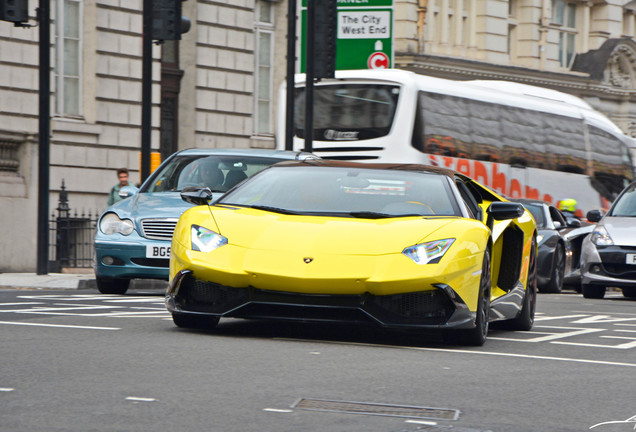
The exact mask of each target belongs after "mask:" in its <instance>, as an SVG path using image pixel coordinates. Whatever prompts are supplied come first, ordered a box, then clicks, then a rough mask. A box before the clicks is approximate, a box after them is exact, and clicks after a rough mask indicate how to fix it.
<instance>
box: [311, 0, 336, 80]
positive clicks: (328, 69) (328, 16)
mask: <svg viewBox="0 0 636 432" xmlns="http://www.w3.org/2000/svg"><path fill="white" fill-rule="evenodd" d="M309 1H314V2H316V5H315V7H314V12H315V17H316V18H315V21H314V25H315V32H314V58H315V60H314V77H315V78H317V79H320V78H334V77H335V73H336V39H337V30H338V1H337V0H309Z"/></svg>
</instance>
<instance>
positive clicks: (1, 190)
mask: <svg viewBox="0 0 636 432" xmlns="http://www.w3.org/2000/svg"><path fill="white" fill-rule="evenodd" d="M37 3H38V2H37V0H30V4H29V14H30V16H31V18H32V19H31V24H34V23H35V16H36V15H35V9H36V7H37V5H38V4H37ZM51 5H52V6H51V8H52V23H51V35H52V44H51V47H50V53H51V65H52V67H51V71H50V77H51V115H52V118H51V135H50V137H51V147H50V153H51V157H50V159H51V167H50V197H49V198H50V200H49V202H50V204H49V208H50V209H51V212H53V210H54V209H55V208H56V206H57V203H58V196H59V192H60V189H61V185H62V182H64V185H65V187H66V191H67V192H68V195H69V204H70V206H71V208H72V209H75V210H79V211H91V212H93V213H96V212H100V211H102V210H104V209H105V207H106V197H107V193H108V191H109V189H110V187H111V186H112V185H113V184H115V183H116V175H115V170H116V169H117V168H119V167H127V168H128V169H129V170H131V180H132V181H133V182H134V183H137V182H138V181H139V171H140V148H141V87H142V18H143V15H142V5H143V0H56V1H52V2H51ZM287 8H288V3H287V1H285V0H271V1H270V0H232V1H231V2H227V1H221V0H187V1H185V2H184V3H183V14H184V15H185V16H188V17H189V18H190V20H191V22H192V28H191V30H190V31H189V32H188V33H186V34H184V35H183V37H182V40H181V41H179V42H178V43H174V42H167V43H165V44H163V45H153V74H152V83H153V85H152V132H151V135H152V137H151V148H152V150H153V151H154V152H156V153H158V154H161V155H162V156H163V157H164V158H165V157H166V156H167V155H168V154H170V153H172V152H174V151H175V150H177V149H182V148H190V147H265V148H271V147H273V146H274V134H275V130H274V125H275V121H274V120H275V119H274V115H275V112H276V110H275V106H276V103H277V100H276V99H277V94H276V89H277V88H278V86H279V85H280V84H281V83H282V82H283V81H284V79H285V71H286V45H287V42H286V31H287ZM298 9H300V8H298ZM394 11H395V13H394V26H393V29H394V39H395V41H394V45H395V62H394V63H395V67H398V68H403V69H409V70H413V71H416V72H418V73H424V74H430V75H436V76H444V77H450V78H455V79H476V78H479V79H502V80H512V81H518V82H523V83H528V84H534V85H540V86H544V87H550V88H554V89H557V90H562V91H565V92H568V93H573V94H576V95H578V96H581V97H583V98H584V99H586V100H587V101H588V102H589V103H591V104H592V105H593V106H595V107H596V108H597V109H599V110H601V111H603V112H605V113H606V114H607V115H608V116H609V117H610V118H612V119H613V120H614V121H615V122H616V123H617V124H618V125H619V126H620V127H621V128H623V130H624V131H626V132H628V133H631V134H636V99H635V92H636V85H635V84H636V83H635V82H634V80H635V79H636V74H635V70H634V61H635V60H636V43H635V41H634V32H635V28H636V17H635V13H636V6H635V5H634V4H633V2H628V1H627V0H595V1H593V2H588V1H578V0H571V1H566V0H509V1H504V0H394ZM38 52H39V42H38V32H37V28H19V27H14V26H13V25H12V24H11V23H8V22H2V21H0V227H1V228H0V242H2V245H3V246H5V247H3V248H0V271H34V269H35V266H36V247H37V245H36V235H35V233H36V231H37V229H36V224H37V199H38V197H37V193H38V187H37V181H38V180H37V179H38V176H37V175H38V138H37V133H38V118H39V112H38V94H39V93H38V76H39V63H38Z"/></svg>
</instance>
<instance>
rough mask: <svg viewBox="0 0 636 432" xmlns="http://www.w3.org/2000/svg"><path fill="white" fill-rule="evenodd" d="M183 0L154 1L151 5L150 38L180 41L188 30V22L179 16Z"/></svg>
mask: <svg viewBox="0 0 636 432" xmlns="http://www.w3.org/2000/svg"><path fill="white" fill-rule="evenodd" d="M182 1H183V0H154V2H153V5H152V38H153V39H155V40H177V39H181V34H182V33H187V32H188V30H190V20H189V19H188V18H187V17H184V16H182V15H181V10H182V8H181V3H182Z"/></svg>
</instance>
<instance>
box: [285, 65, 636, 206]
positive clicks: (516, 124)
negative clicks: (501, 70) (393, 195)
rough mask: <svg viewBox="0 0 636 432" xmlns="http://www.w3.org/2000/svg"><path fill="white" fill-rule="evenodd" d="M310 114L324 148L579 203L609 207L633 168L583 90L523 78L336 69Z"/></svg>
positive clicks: (300, 121) (300, 126)
mask: <svg viewBox="0 0 636 432" xmlns="http://www.w3.org/2000/svg"><path fill="white" fill-rule="evenodd" d="M304 81H305V76H304V75H302V74H300V75H297V76H296V90H295V109H294V111H295V115H294V142H293V148H294V150H302V149H303V148H304V139H303V138H304V124H305V119H304V114H305V93H304V84H305V82H304ZM285 91H286V89H285V84H283V86H282V87H281V90H280V92H281V93H280V95H279V100H280V101H281V104H280V105H279V107H278V115H277V118H278V123H277V143H276V145H277V148H280V149H284V148H285ZM313 124H314V130H313V145H312V148H313V152H314V153H315V154H317V155H318V156H321V157H322V158H326V159H338V160H352V161H369V162H371V161H376V162H404V163H423V164H430V165H438V166H443V167H448V168H452V169H454V170H456V171H459V172H462V173H464V174H466V175H468V176H470V177H472V178H474V179H475V180H477V181H479V182H480V183H482V184H485V185H487V186H489V187H491V188H493V189H494V190H496V191H498V192H499V193H501V194H503V195H505V196H507V197H510V198H533V199H541V200H544V201H548V202H552V203H554V204H556V203H557V202H558V201H560V200H561V199H564V198H575V199H576V200H577V201H578V203H579V210H581V212H587V211H588V210H591V209H597V208H601V207H604V208H606V207H608V204H609V202H610V201H612V200H613V199H614V197H615V196H616V195H617V194H618V193H619V192H620V191H621V190H622V189H623V187H624V186H625V184H626V183H627V181H628V180H630V179H631V178H632V177H633V166H632V162H631V157H630V152H629V147H628V146H627V142H628V140H630V138H629V137H627V136H626V135H624V134H623V133H622V132H621V130H620V129H619V128H618V127H617V126H616V125H615V124H614V123H612V122H611V121H610V120H609V119H607V118H606V117H605V116H603V115H602V114H601V113H599V112H598V111H595V110H594V109H592V108H591V107H590V106H589V105H588V104H587V103H586V102H585V101H583V100H582V99H580V98H577V97H575V96H572V95H568V94H565V93H561V92H558V91H555V90H549V89H545V88H540V87H534V86H529V85H525V84H517V83H512V82H506V81H451V80H446V79H440V78H433V77H428V76H424V75H419V74H415V73H412V72H408V71H402V70H350V71H338V72H336V78H335V79H325V80H322V81H320V82H318V83H316V84H315V87H314V120H313ZM583 214H584V213H583Z"/></svg>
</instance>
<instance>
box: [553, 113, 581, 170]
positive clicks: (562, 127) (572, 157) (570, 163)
mask: <svg viewBox="0 0 636 432" xmlns="http://www.w3.org/2000/svg"><path fill="white" fill-rule="evenodd" d="M544 121H545V124H544V128H545V129H546V130H549V131H550V133H549V134H546V137H545V139H546V151H547V153H548V154H550V155H551V157H552V158H553V167H554V169H556V170H558V171H563V172H571V173H577V174H584V173H585V171H586V162H585V161H586V152H585V135H584V132H583V130H584V129H583V128H584V125H583V120H582V119H575V118H571V117H565V116H559V115H552V114H546V115H545V116H544Z"/></svg>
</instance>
